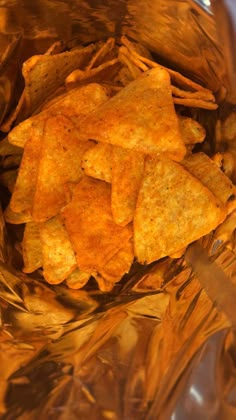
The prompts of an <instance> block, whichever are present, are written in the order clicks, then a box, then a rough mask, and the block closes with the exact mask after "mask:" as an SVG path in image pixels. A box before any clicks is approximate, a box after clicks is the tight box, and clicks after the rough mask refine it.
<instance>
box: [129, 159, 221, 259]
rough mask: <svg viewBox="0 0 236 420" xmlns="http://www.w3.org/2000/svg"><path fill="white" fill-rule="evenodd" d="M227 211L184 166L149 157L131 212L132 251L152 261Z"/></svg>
mask: <svg viewBox="0 0 236 420" xmlns="http://www.w3.org/2000/svg"><path fill="white" fill-rule="evenodd" d="M226 214H227V213H226V210H225V208H224V207H223V206H222V204H221V203H220V202H219V201H218V200H217V199H216V198H215V196H214V195H213V194H212V193H211V192H210V191H209V190H208V189H207V188H206V187H205V186H204V185H203V184H202V183H201V182H200V181H199V180H198V179H196V178H195V177H193V176H192V175H191V174H190V173H189V172H188V171H187V170H185V169H184V168H183V166H181V165H180V164H178V163H176V162H173V161H171V160H167V159H160V160H158V159H155V158H148V159H147V161H146V165H145V174H144V179H143V184H142V186H141V189H140V192H139V196H138V201H137V207H136V212H135V216H134V247H135V255H136V256H137V258H138V261H139V262H140V263H151V262H153V261H155V260H158V259H160V258H162V257H165V256H168V255H171V254H174V253H175V252H177V251H179V250H180V249H181V248H184V247H185V246H187V245H188V244H190V243H191V242H193V241H195V240H197V239H199V238H200V237H202V236H203V235H206V234H207V233H209V232H211V231H212V230H213V229H215V228H216V227H217V226H218V225H219V224H220V223H221V222H222V221H223V220H224V218H225V217H226Z"/></svg>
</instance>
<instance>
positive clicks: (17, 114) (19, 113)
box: [1, 41, 64, 132]
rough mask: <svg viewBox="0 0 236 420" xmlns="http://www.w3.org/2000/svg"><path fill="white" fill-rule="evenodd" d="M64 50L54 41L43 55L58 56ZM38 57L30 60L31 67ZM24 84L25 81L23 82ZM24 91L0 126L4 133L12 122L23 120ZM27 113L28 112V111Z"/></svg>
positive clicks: (59, 43) (62, 45)
mask: <svg viewBox="0 0 236 420" xmlns="http://www.w3.org/2000/svg"><path fill="white" fill-rule="evenodd" d="M63 49H64V44H63V42H62V41H56V42H54V43H53V44H52V45H51V46H50V47H49V48H48V50H47V51H46V52H45V55H53V54H58V53H60V52H62V51H63ZM38 57H40V56H37V58H36V59H35V60H32V62H31V63H32V65H34V64H35V62H36V61H37V60H38ZM25 82H26V81H25ZM25 102H26V101H25V89H24V90H23V92H22V94H21V96H20V98H19V101H18V104H17V106H16V108H15V109H13V111H12V112H11V113H10V115H8V117H7V118H6V120H5V121H4V123H3V124H2V125H1V131H4V132H8V131H10V129H11V126H12V124H13V123H14V121H17V120H22V119H23V118H25V114H26V112H27V109H26V108H27V104H26V103H25ZM28 112H29V110H28Z"/></svg>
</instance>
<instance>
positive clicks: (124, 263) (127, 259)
mask: <svg viewBox="0 0 236 420" xmlns="http://www.w3.org/2000/svg"><path fill="white" fill-rule="evenodd" d="M133 260H134V246H133V242H132V241H131V240H130V241H128V242H127V243H126V244H124V245H123V247H122V248H121V249H120V250H119V251H118V252H117V254H116V255H114V257H112V258H111V259H110V260H109V261H108V262H107V263H106V264H105V266H104V267H103V268H102V269H101V270H100V272H99V274H100V275H101V276H102V278H103V279H105V280H107V281H109V282H110V283H113V285H114V284H115V283H117V282H118V281H120V280H121V278H122V277H123V276H124V275H125V274H126V273H128V272H129V270H130V267H131V265H132V262H133ZM95 277H96V276H95ZM96 278H97V277H96ZM98 283H99V281H98ZM101 290H102V289H101Z"/></svg>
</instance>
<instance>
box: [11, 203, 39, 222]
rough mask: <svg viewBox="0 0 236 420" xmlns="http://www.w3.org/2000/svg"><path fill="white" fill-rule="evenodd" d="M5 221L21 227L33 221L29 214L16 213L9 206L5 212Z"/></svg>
mask: <svg viewBox="0 0 236 420" xmlns="http://www.w3.org/2000/svg"><path fill="white" fill-rule="evenodd" d="M4 219H5V220H6V222H7V223H11V224H13V225H21V224H24V223H28V222H32V221H33V219H32V216H31V215H30V214H29V213H28V212H20V213H15V212H14V211H12V209H11V207H10V206H9V205H8V206H7V207H6V209H5V211H4Z"/></svg>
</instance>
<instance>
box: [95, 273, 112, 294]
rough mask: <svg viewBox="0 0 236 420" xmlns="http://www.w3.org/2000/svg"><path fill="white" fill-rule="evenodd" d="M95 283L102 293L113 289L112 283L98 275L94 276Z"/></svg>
mask: <svg viewBox="0 0 236 420" xmlns="http://www.w3.org/2000/svg"><path fill="white" fill-rule="evenodd" d="M94 277H95V279H96V282H97V284H98V287H99V289H100V290H101V291H102V292H111V291H112V289H113V287H114V283H113V282H112V281H110V280H107V279H104V278H103V277H102V276H101V275H100V274H98V273H97V274H96V275H95V276H94Z"/></svg>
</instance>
